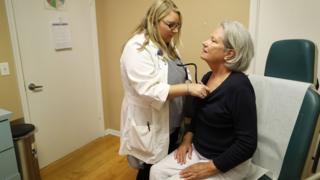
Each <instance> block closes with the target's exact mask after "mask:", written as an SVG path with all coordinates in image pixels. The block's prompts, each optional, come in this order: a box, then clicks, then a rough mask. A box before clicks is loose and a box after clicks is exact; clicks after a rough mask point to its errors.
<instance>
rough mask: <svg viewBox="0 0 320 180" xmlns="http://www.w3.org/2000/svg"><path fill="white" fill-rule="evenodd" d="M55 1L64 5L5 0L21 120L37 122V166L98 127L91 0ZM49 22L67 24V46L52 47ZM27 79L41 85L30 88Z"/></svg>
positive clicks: (89, 138) (79, 142) (93, 134)
mask: <svg viewBox="0 0 320 180" xmlns="http://www.w3.org/2000/svg"><path fill="white" fill-rule="evenodd" d="M61 2H66V4H65V6H64V7H63V9H60V10H57V9H53V8H48V7H49V6H48V5H46V4H45V3H47V0H7V1H6V3H7V4H6V5H7V10H8V12H9V24H10V31H11V33H12V35H11V37H12V39H13V46H14V50H15V59H16V62H17V63H19V62H20V63H21V71H22V72H23V82H24V87H25V91H24V92H25V93H26V96H25V97H26V98H25V99H26V107H27V109H24V110H25V111H27V113H26V114H27V116H28V117H26V119H27V120H28V121H29V122H31V123H33V124H34V125H35V126H36V127H37V131H36V133H35V136H36V144H37V148H38V157H39V164H40V167H44V166H46V165H48V164H49V163H51V162H53V161H55V160H57V159H59V158H61V157H63V156H64V155H66V154H68V153H70V152H72V151H74V150H75V149H77V148H79V147H81V146H83V145H84V144H86V143H88V142H90V141H92V140H93V139H95V138H97V137H99V136H102V135H103V131H104V126H103V119H102V111H101V109H102V107H101V106H102V105H101V91H100V78H99V76H100V73H99V65H98V55H97V54H98V49H97V37H96V35H97V32H96V27H95V24H96V22H95V3H94V1H92V0H65V1H61ZM10 13H11V14H10ZM52 23H67V24H68V25H65V26H64V27H65V29H67V32H68V29H69V30H70V34H71V36H70V37H71V44H72V48H71V49H66V50H58V51H57V50H55V46H54V38H55V37H58V36H57V35H58V34H59V33H58V34H55V35H54V34H53V30H52V27H53V26H52ZM59 36H61V37H63V33H61V34H59ZM15 38H16V41H15ZM17 49H18V50H17ZM18 67H19V65H18ZM31 83H34V84H35V85H37V86H43V87H42V88H39V89H38V90H39V91H31V90H29V89H28V86H29V85H30V84H31ZM22 96H23V95H22Z"/></svg>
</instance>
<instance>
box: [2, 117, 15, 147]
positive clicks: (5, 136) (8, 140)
mask: <svg viewBox="0 0 320 180" xmlns="http://www.w3.org/2000/svg"><path fill="white" fill-rule="evenodd" d="M10 147H13V142H12V136H11V129H10V123H9V121H1V122H0V152H2V151H4V150H6V149H8V148H10Z"/></svg>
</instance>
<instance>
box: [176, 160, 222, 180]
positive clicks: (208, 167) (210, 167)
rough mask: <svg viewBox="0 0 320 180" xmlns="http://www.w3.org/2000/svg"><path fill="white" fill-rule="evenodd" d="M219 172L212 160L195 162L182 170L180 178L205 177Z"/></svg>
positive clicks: (188, 179) (191, 179) (193, 178)
mask: <svg viewBox="0 0 320 180" xmlns="http://www.w3.org/2000/svg"><path fill="white" fill-rule="evenodd" d="M217 172H218V169H217V168H216V166H215V165H214V163H213V162H212V161H208V162H199V163H196V164H193V165H191V166H189V167H187V168H185V169H183V170H182V171H181V172H180V178H181V179H184V180H195V179H204V178H207V177H209V176H212V175H214V174H216V173H217Z"/></svg>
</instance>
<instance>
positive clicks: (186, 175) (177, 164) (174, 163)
mask: <svg viewBox="0 0 320 180" xmlns="http://www.w3.org/2000/svg"><path fill="white" fill-rule="evenodd" d="M253 54H254V49H253V43H252V40H251V37H250V34H249V32H248V31H247V30H246V29H245V28H244V27H243V25H241V24H240V23H239V22H236V21H224V22H222V23H221V24H220V26H219V27H218V28H217V29H216V30H215V31H214V32H213V33H212V34H211V36H210V38H209V39H208V40H206V41H204V42H203V50H202V52H201V58H202V59H203V60H205V61H206V62H207V63H208V65H209V67H210V69H211V71H210V72H208V73H207V74H205V75H204V76H203V78H202V83H203V84H205V85H207V86H208V87H209V89H210V93H209V94H208V96H207V97H206V98H204V99H201V98H195V99H194V114H193V116H192V121H191V127H190V129H189V130H188V132H187V133H186V134H185V135H184V137H183V142H182V143H181V145H180V146H179V147H178V148H177V149H176V150H175V151H174V152H173V153H171V154H169V155H168V156H167V157H166V158H165V159H163V160H161V161H160V162H158V163H157V164H155V165H153V166H152V168H151V173H150V179H151V180H156V179H161V180H164V179H180V178H181V179H186V180H191V179H232V180H237V179H244V178H245V177H246V176H247V174H248V172H249V170H250V168H249V167H250V165H251V161H250V158H251V157H252V155H253V153H254V151H255V150H256V147H257V114H256V104H255V94H254V90H253V87H252V85H251V83H250V81H249V79H248V78H247V76H246V75H245V74H244V73H243V72H242V71H244V70H246V69H247V68H248V66H249V64H250V61H251V58H252V57H253Z"/></svg>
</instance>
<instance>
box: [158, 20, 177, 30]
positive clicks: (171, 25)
mask: <svg viewBox="0 0 320 180" xmlns="http://www.w3.org/2000/svg"><path fill="white" fill-rule="evenodd" d="M162 22H163V23H164V24H166V25H167V26H168V28H169V29H170V30H172V31H173V30H175V29H180V27H181V24H180V23H175V22H167V21H164V20H163V21H162Z"/></svg>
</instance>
